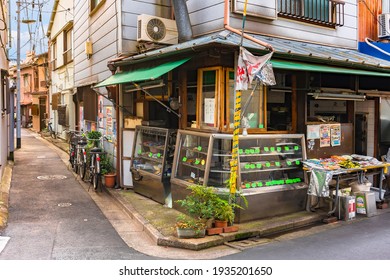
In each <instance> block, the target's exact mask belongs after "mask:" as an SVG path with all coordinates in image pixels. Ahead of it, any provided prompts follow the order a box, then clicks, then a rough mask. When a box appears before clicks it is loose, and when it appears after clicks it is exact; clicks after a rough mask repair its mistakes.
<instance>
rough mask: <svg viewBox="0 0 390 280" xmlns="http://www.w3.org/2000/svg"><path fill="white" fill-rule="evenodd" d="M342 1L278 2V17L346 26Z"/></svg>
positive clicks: (289, 0)
mask: <svg viewBox="0 0 390 280" xmlns="http://www.w3.org/2000/svg"><path fill="white" fill-rule="evenodd" d="M344 4H345V3H344V2H343V1H340V0H278V16H280V17H285V18H290V19H294V20H298V21H305V22H309V23H312V24H318V25H325V26H331V27H336V26H343V25H344Z"/></svg>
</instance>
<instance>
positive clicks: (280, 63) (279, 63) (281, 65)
mask: <svg viewBox="0 0 390 280" xmlns="http://www.w3.org/2000/svg"><path fill="white" fill-rule="evenodd" d="M271 62H272V67H273V68H276V69H285V70H297V71H311V72H326V73H336V74H351V75H366V76H381V77H390V72H388V73H385V72H377V71H369V70H359V69H350V68H345V67H336V66H329V65H319V64H310V63H304V62H297V61H286V60H277V59H271Z"/></svg>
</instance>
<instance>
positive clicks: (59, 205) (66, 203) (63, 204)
mask: <svg viewBox="0 0 390 280" xmlns="http://www.w3.org/2000/svg"><path fill="white" fill-rule="evenodd" d="M71 205H72V203H70V202H62V203H58V207H69V206H71Z"/></svg>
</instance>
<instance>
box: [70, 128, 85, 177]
mask: <svg viewBox="0 0 390 280" xmlns="http://www.w3.org/2000/svg"><path fill="white" fill-rule="evenodd" d="M67 132H68V133H69V137H68V143H69V162H70V164H71V167H72V170H73V171H74V172H75V173H76V174H77V173H78V166H79V165H78V159H79V158H80V157H79V156H78V150H79V149H78V146H79V142H80V139H81V138H82V137H83V133H81V132H79V131H70V130H69V131H67Z"/></svg>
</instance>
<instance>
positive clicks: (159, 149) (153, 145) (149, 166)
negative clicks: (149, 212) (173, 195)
mask: <svg viewBox="0 0 390 280" xmlns="http://www.w3.org/2000/svg"><path fill="white" fill-rule="evenodd" d="M134 137H135V140H134V148H133V155H132V158H133V160H132V163H131V167H130V170H131V172H132V176H133V185H134V191H135V192H137V193H140V194H142V195H145V196H147V197H150V198H152V199H154V200H156V201H158V202H160V203H163V204H166V203H167V197H170V188H169V179H170V176H171V170H172V160H173V152H174V144H175V140H176V130H171V129H165V128H158V127H148V126H136V129H135V136H134Z"/></svg>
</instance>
